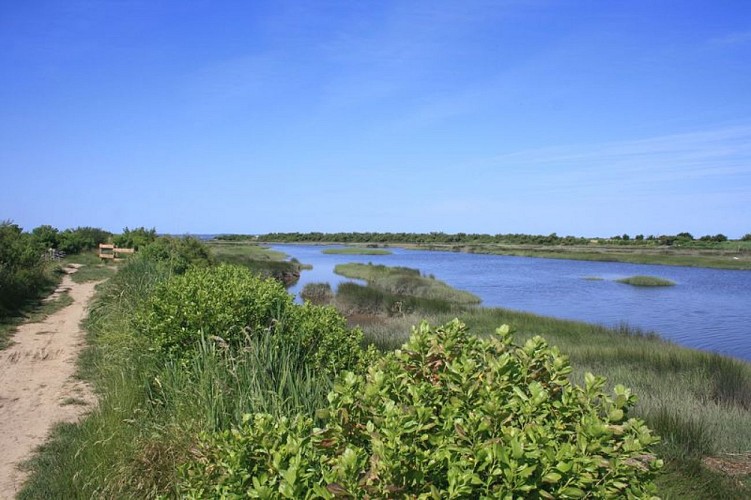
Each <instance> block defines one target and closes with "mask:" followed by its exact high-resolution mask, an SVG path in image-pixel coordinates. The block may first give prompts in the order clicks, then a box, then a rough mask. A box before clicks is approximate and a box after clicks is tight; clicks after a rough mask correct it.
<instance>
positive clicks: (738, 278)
mask: <svg viewBox="0 0 751 500" xmlns="http://www.w3.org/2000/svg"><path fill="white" fill-rule="evenodd" d="M273 248H274V249H276V250H281V251H283V252H285V253H286V254H288V255H289V256H290V257H295V258H297V259H298V260H299V261H300V262H304V263H306V264H312V265H313V269H312V270H309V271H303V272H302V275H301V277H300V281H299V282H298V283H297V284H296V285H295V286H294V287H293V288H291V289H290V292H291V293H294V294H297V293H299V291H300V290H302V287H303V286H305V284H306V283H314V282H328V283H331V285H332V288H336V285H337V284H338V283H340V282H342V281H350V280H348V279H347V278H344V277H342V276H339V275H336V274H334V271H333V270H334V266H335V265H336V264H341V263H347V262H364V263H367V262H372V263H374V264H384V265H387V266H407V267H411V268H416V269H419V270H420V271H422V272H423V273H424V274H433V275H435V277H436V278H437V279H440V280H442V281H445V282H446V283H448V284H450V285H452V286H454V287H456V288H459V289H462V290H468V291H470V292H472V293H474V294H476V295H478V296H479V297H481V298H482V305H483V306H487V307H504V308H507V309H516V310H520V311H527V312H532V313H536V314H541V315H545V316H554V317H558V318H566V319H574V320H580V321H587V322H590V323H599V324H604V325H608V326H614V325H617V324H619V323H622V322H625V323H628V324H629V325H631V326H634V327H638V328H641V329H643V330H646V331H654V332H656V333H658V334H659V335H660V336H662V337H663V338H666V339H669V340H672V341H674V342H676V343H678V344H681V345H685V346H688V347H693V348H697V349H704V350H708V351H715V352H721V353H723V354H728V355H731V356H734V357H737V358H741V359H745V360H747V361H751V271H728V270H719V269H702V268H693V267H674V266H657V265H642V264H625V263H618V262H588V261H575V260H558V259H540V258H531V257H511V256H502V255H479V254H467V253H455V252H433V251H420V250H404V249H400V248H390V250H391V251H392V252H393V254H391V255H326V254H323V253H321V251H322V250H323V249H324V248H327V247H325V246H320V245H317V246H315V245H274V246H273ZM329 248H330V247H329ZM633 275H650V276H659V277H661V278H666V279H669V280H672V281H674V282H675V283H676V285H675V286H670V287H634V286H630V285H624V284H621V283H617V282H616V281H615V280H616V279H619V278H624V277H628V276H633ZM595 277H596V278H601V279H598V280H593V279H591V278H595ZM588 278H590V279H588Z"/></svg>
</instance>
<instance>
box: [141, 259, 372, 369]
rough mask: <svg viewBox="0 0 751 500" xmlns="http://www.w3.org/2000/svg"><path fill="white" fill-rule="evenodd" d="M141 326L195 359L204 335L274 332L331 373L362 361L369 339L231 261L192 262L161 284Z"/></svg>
mask: <svg viewBox="0 0 751 500" xmlns="http://www.w3.org/2000/svg"><path fill="white" fill-rule="evenodd" d="M136 328H137V330H138V331H139V332H140V333H141V334H143V335H144V336H145V337H147V338H148V339H149V341H150V342H151V343H152V346H153V347H152V348H153V349H154V350H156V351H158V352H160V353H162V354H164V355H166V356H167V357H168V358H172V359H187V358H189V357H190V356H191V355H192V354H193V353H194V352H195V351H196V350H197V349H198V346H199V345H200V342H201V340H202V339H203V338H209V337H218V338H219V339H220V342H221V343H222V344H224V345H226V346H227V347H228V348H229V349H238V348H241V347H245V346H246V344H247V341H248V339H250V338H253V337H257V336H262V335H270V336H272V337H273V338H274V339H276V342H278V343H285V344H287V343H291V344H293V345H294V346H296V350H297V352H298V353H299V356H300V358H301V360H305V361H306V362H309V363H311V366H313V367H314V368H315V369H323V370H325V371H326V372H330V373H332V374H333V373H336V372H338V371H340V370H342V369H345V368H346V369H351V368H353V367H354V366H355V365H356V364H357V363H358V362H359V359H360V347H359V346H360V341H361V339H362V332H360V331H359V330H350V329H348V328H347V324H346V320H345V319H344V318H342V316H341V315H340V314H339V313H338V312H337V311H336V310H335V309H333V308H330V307H320V306H314V305H312V304H306V305H304V306H299V305H296V304H294V303H293V300H292V296H290V295H289V294H288V293H287V292H286V290H285V289H284V287H283V285H282V284H281V283H279V282H278V281H276V280H273V279H262V278H259V277H258V276H256V275H254V274H253V273H251V272H250V271H249V270H248V269H246V268H244V267H239V266H231V265H220V266H218V267H207V268H191V269H190V270H188V271H187V272H186V273H185V274H184V275H178V276H173V277H172V278H171V279H170V280H168V281H166V282H164V283H162V284H160V285H158V286H157V287H156V288H155V290H154V292H153V293H152V294H151V296H150V297H149V299H148V300H147V302H146V305H145V307H144V308H143V310H142V311H141V312H140V313H139V314H138V315H137V319H136Z"/></svg>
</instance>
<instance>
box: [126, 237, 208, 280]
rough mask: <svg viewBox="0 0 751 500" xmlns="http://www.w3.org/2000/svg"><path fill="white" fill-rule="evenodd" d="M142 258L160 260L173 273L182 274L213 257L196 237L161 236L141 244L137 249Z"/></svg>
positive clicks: (205, 263) (206, 262)
mask: <svg viewBox="0 0 751 500" xmlns="http://www.w3.org/2000/svg"><path fill="white" fill-rule="evenodd" d="M139 254H141V255H142V256H143V258H145V259H148V260H152V261H154V262H161V263H162V264H163V265H166V266H167V267H168V268H169V270H170V271H171V272H173V273H177V274H182V273H184V272H185V271H187V270H188V268H189V267H190V266H207V265H209V264H211V263H213V261H214V259H213V257H212V255H211V251H210V250H209V248H208V247H207V246H206V245H205V244H203V243H202V242H201V241H199V240H198V239H196V238H193V237H190V236H186V237H184V238H173V237H170V236H162V237H159V238H157V239H156V240H154V241H153V242H151V243H149V244H147V245H145V246H143V247H142V248H141V250H140V251H139Z"/></svg>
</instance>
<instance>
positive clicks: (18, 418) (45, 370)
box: [0, 265, 96, 499]
mask: <svg viewBox="0 0 751 500" xmlns="http://www.w3.org/2000/svg"><path fill="white" fill-rule="evenodd" d="M76 270H77V266H75V265H71V266H70V267H68V268H67V269H66V272H67V273H69V274H70V273H73V272H75V271H76ZM69 274H68V275H66V276H65V277H64V278H63V282H62V284H61V285H60V287H59V290H60V289H68V293H69V294H70V296H71V297H72V298H73V303H72V304H71V305H69V306H67V307H65V308H63V309H61V310H60V311H58V312H56V313H54V314H52V315H50V316H49V317H47V319H45V320H44V321H42V322H40V323H28V324H24V325H22V326H20V327H19V329H18V331H17V332H16V334H15V335H14V336H13V341H14V342H15V343H14V344H13V345H11V346H10V347H9V348H7V349H5V350H4V351H0V499H5V498H14V497H15V495H16V494H17V493H18V491H19V490H20V489H21V486H22V485H23V482H24V480H25V477H26V475H25V473H24V472H23V471H20V470H18V465H19V464H21V463H22V462H23V461H24V460H26V459H28V458H29V457H30V456H31V453H32V452H33V451H34V449H35V448H36V447H37V446H39V445H41V444H42V443H44V441H45V440H46V438H47V436H48V434H49V432H50V430H51V428H52V426H53V425H54V424H56V423H58V422H73V421H76V420H77V419H78V418H79V417H80V416H81V415H83V414H84V413H86V412H87V411H88V410H89V409H90V408H91V405H92V404H94V402H95V398H94V396H93V393H92V391H91V388H90V387H88V386H87V385H86V384H85V383H83V382H82V381H80V380H76V379H74V378H73V375H74V374H75V371H76V360H77V359H78V355H79V354H80V352H81V350H82V349H83V347H84V345H85V334H84V332H83V330H82V328H81V327H80V322H81V320H83V319H84V317H85V314H86V306H87V304H88V301H89V299H91V297H92V295H93V294H94V287H95V286H96V283H74V282H73V280H71V278H70V275H69Z"/></svg>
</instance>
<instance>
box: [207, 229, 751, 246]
mask: <svg viewBox="0 0 751 500" xmlns="http://www.w3.org/2000/svg"><path fill="white" fill-rule="evenodd" d="M217 239H220V240H227V241H242V240H257V241H261V242H279V243H292V242H296V243H332V242H336V243H361V244H362V243H364V244H368V243H371V244H386V243H412V244H423V245H430V244H463V245H476V244H501V245H502V244H508V245H588V244H591V243H593V242H594V243H603V244H617V245H664V246H672V245H690V244H697V243H722V242H724V241H727V240H728V238H727V236H725V235H724V234H716V235H706V236H702V237H700V238H698V239H697V238H694V236H693V235H692V234H691V233H688V232H683V233H678V234H676V235H659V236H655V235H649V236H646V237H645V236H644V235H643V234H637V235H635V236H634V237H631V236H630V235H628V234H623V235H616V236H612V237H610V238H585V237H579V236H558V235H557V234H556V233H551V234H548V235H540V234H518V233H513V234H511V233H510V234H495V235H492V234H480V233H454V234H450V233H443V232H430V233H378V232H348V233H344V232H340V233H322V232H310V233H268V234H262V235H258V236H249V235H237V234H229V235H221V236H218V237H217ZM749 240H751V233H750V234H747V235H746V236H744V241H749Z"/></svg>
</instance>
